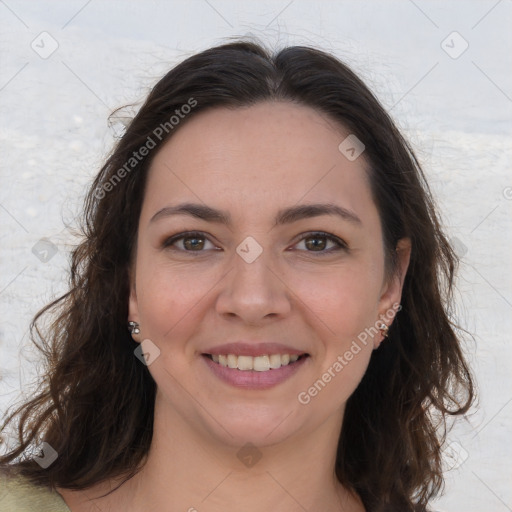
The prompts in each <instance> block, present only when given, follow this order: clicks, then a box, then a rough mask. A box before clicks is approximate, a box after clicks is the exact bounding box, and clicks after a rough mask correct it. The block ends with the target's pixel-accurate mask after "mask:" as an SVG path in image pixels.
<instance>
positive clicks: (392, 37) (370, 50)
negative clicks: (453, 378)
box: [0, 0, 512, 512]
mask: <svg viewBox="0 0 512 512" xmlns="http://www.w3.org/2000/svg"><path fill="white" fill-rule="evenodd" d="M511 26H512V0H499V1H496V0H491V1H483V0H482V1H465V2H460V1H456V0H452V1H426V0H414V1H413V0H396V1H389V0H385V1H380V2H371V1H367V0H358V1H344V0H340V1H329V0H326V1H316V2H313V1H304V0H292V1H290V0H283V1H281V0H273V1H246V2H236V1H234V0H190V1H184V0H177V1H167V2H166V1H161V0H160V1H156V0H150V1H145V2H142V1H133V0H123V1H113V0H112V1H108V2H107V1H100V0H89V1H86V0H80V1H74V0H67V1H64V0H59V1H47V2H44V3H43V2H35V1H15V0H0V120H1V122H0V155H1V158H0V175H1V186H0V223H1V231H0V240H1V245H0V263H1V273H0V354H1V357H0V410H1V411H2V412H3V413H4V412H5V411H6V409H7V408H8V407H9V406H10V405H13V404H14V403H16V402H17V401H18V400H20V399H21V398H22V397H24V396H25V397H26V396H30V394H31V393H33V391H34V382H35V380H34V379H36V377H37V375H38V372H42V371H43V368H42V366H41V362H40V361H41V360H40V357H39V354H38V352H37V350H36V349H35V347H34V345H33V344H32V342H31V341H30V338H29V333H28V327H29V323H30V320H31V319H32V317H33V316H34V314H35V313H36V312H37V311H38V310H39V309H40V308H41V307H42V306H43V305H45V304H47V303H48V302H49V301H50V300H52V299H54V298H56V297H57V296H58V295H59V294H62V293H64V292H65V291H66V289H67V278H68V266H69V251H70V249H71V248H72V247H73V244H74V243H76V242H77V240H78V239H77V237H76V235H75V228H76V226H77V221H76V218H77V216H78V215H79V213H80V209H81V206H82V200H83V195H84V193H85V190H86V188H87V186H88V185H89V184H90V182H91V180H92V178H93V176H94V175H95V174H96V173H97V172H98V170H99V169H100V167H101V165H102V163H103V162H104V160H105V159H106V157H107V155H108V154H109V151H110V150H111V148H112V145H113V144H114V143H115V141H116V138H117V137H119V136H120V135H121V134H122V131H123V124H122V121H123V119H122V118H123V116H125V117H129V116H131V115H133V113H134V112H136V110H137V108H138V106H139V105H140V102H141V101H142V100H143V99H144V98H145V96H146V95H147V93H148V92H149V90H150V88H151V87H152V86H153V85H154V84H155V83H156V82H157V81H158V79H159V78H160V77H161V76H163V74H165V73H166V72H167V71H168V69H169V68H170V67H172V66H173V65H175V64H176V63H177V62H179V61H181V60H183V59H184V58H185V57H187V56H189V55H191V54H193V53H196V52H197V51H200V50H203V49H205V48H207V47H210V46H213V45H215V44H220V43H223V42H227V41H229V40H230V39H232V38H236V37H240V36H254V37H257V38H259V39H260V40H261V41H262V42H264V43H265V44H267V45H268V46H269V47H274V48H278V47H283V46H287V45H294V44H302V45H312V46H316V47H319V48H321V49H323V50H326V51H329V52H332V53H334V54H335V55H336V56H338V57H339V58H340V59H342V60H344V61H345V62H346V63H348V64H349V65H350V66H351V67H352V68H353V69H354V70H355V71H356V72H357V73H358V74H359V75H360V76H361V77H362V78H363V80H365V81H366V83H367V84H368V85H369V86H370V88H371V89H372V90H373V91H374V92H375V94H376V95H377V97H378V98H379V99H380V100H381V102H382V103H383V105H384V106H385V107H386V108H387V109H388V111H389V112H390V113H391V115H392V117H393V118H394V119H395V121H396V122H397V124H398V126H399V128H400V129H401V130H402V132H403V133H404V134H405V135H406V137H407V138H408V139H409V140H410V142H411V144H412V146H413V148H414V150H415V151H416V154H417V156H418V157H419V160H420V162H421V163H422V165H423V168H424V171H425V173H426V175H427V178H428V179H429V183H430V186H431V188H432V191H433V193H434V195H435V197H436V200H437V203H438V206H439V209H440V212H441V216H442V221H443V225H444V227H445V229H446V231H447V233H448V235H449V237H450V238H451V239H452V242H453V244H454V246H455V248H456V250H457V252H458V254H459V256H461V257H462V265H461V268H460V272H459V278H458V290H457V295H456V311H455V315H456V319H457V321H458V322H459V324H460V325H461V327H463V328H464V329H466V330H468V331H469V332H470V333H472V334H473V338H470V337H468V339H467V344H466V346H465V350H466V353H467V354H468V358H469V360H470V362H471V364H472V367H473V369H474V372H475V375H476V378H477V383H478V391H479V404H478V407H477V408H475V409H474V410H473V411H472V412H471V414H469V415H468V416H467V418H466V419H465V420H461V421H459V422H458V423H457V425H456V426H455V427H454V428H453V429H452V430H451V432H450V434H449V444H448V446H447V448H446V451H445V455H446V469H447V472H446V484H447V485H446V490H445V494H444V496H442V497H441V498H440V499H439V500H438V501H437V502H436V503H435V504H434V507H435V508H436V509H438V510H442V511H445V512H457V511H460V510H464V511H465V512H481V511H482V510H489V511H493V512H494V511H495V512H506V511H507V510H509V511H510V510H512V485H510V480H511V476H512V463H511V462H510V461H511V459H512V445H511V443H510V431H511V425H512V385H511V384H512V378H511V374H512V339H511V334H510V333H511V332H512V315H511V312H512V287H511V281H512V279H511V278H512V266H511V259H510V254H511V252H512V230H511V224H512V222H511V220H512V216H511V213H512V173H511V172H510V171H511V163H512V148H511V133H512V131H511V128H512V73H511V70H512V32H511V31H510V27H511ZM127 104H131V105H133V106H132V107H130V108H127V109H125V110H124V111H123V112H121V114H119V115H117V116H115V117H114V118H111V119H110V121H109V115H110V114H111V112H112V111H113V110H114V109H116V108H117V107H120V106H123V105H127ZM507 432H508V434H507ZM3 435H4V442H8V437H9V434H8V433H3Z"/></svg>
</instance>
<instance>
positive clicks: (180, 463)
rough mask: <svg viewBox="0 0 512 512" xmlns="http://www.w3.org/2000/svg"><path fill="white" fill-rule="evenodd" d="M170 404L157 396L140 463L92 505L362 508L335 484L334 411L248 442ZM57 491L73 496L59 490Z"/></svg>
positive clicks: (131, 511)
mask: <svg viewBox="0 0 512 512" xmlns="http://www.w3.org/2000/svg"><path fill="white" fill-rule="evenodd" d="M157 397H158V394H157ZM170 411H171V409H170V408H169V407H163V406H162V402H161V400H158V398H157V402H156V403H155V421H154V429H153V432H154V434H153V439H152V443H151V448H150V450H149V453H148V455H147V457H146V462H145V464H144V467H143V468H142V470H141V471H140V472H139V473H137V474H136V475H135V476H134V477H133V478H131V479H130V480H128V482H126V483H125V484H123V485H122V486H121V487H120V488H119V489H117V490H116V491H114V492H113V493H111V494H110V495H109V496H106V497H105V498H99V499H98V500H97V501H96V505H98V506H100V507H102V508H101V510H106V511H109V510H111V511H117V510H123V511H126V512H136V511H140V510H159V511H162V512H171V511H175V510H181V511H184V512H203V511H208V512H221V511H222V512H225V511H226V510H228V509H229V510H244V511H245V512H253V511H254V512H256V511H258V512H260V511H261V510H272V511H274V512H290V511H297V512H299V511H301V512H303V511H305V510H307V511H322V512H330V511H332V512H334V511H337V512H340V511H345V512H349V511H350V512H352V511H357V512H361V511H364V508H363V507H362V505H361V502H360V500H359V498H358V497H356V496H354V495H353V494H351V493H350V492H349V491H347V490H346V489H345V488H344V487H343V486H341V484H340V483H339V482H338V481H337V479H336V477H335V473H334V464H335V458H336V454H335V451H336V446H337V443H338V437H339V432H340V429H341V422H342V418H343V414H342V413H340V414H336V415H333V416H331V417H330V418H329V419H328V420H327V421H326V422H325V423H324V424H322V425H321V426H320V427H319V428H317V429H316V430H315V432H306V433H303V434H302V435H296V436H293V438H292V437H290V438H288V439H286V440H284V441H282V442H280V443H277V444H273V445H271V446H259V447H255V446H254V445H252V444H250V443H246V442H244V443H240V444H238V445H236V446H229V445H226V444H222V443H220V442H219V440H214V439H211V438H208V436H205V435H201V433H200V432H197V431H194V430H193V429H191V427H190V423H185V422H184V420H183V418H181V417H180V416H179V415H177V414H173V413H172V412H170ZM203 434H204V433H203ZM118 483H119V482H118ZM116 485H117V484H114V485H111V484H110V485H108V486H107V487H105V486H98V488H97V489H94V492H93V491H86V492H87V496H88V498H89V499H90V498H93V497H94V496H101V494H103V493H105V492H107V491H108V490H110V489H111V488H114V487H116ZM96 491H98V492H96ZM64 498H65V499H66V502H67V503H68V504H69V505H70V506H72V505H73V504H74V502H71V500H68V495H67V494H64ZM106 503H108V505H107V506H105V505H106ZM114 504H115V505H114ZM118 507H119V508H118ZM76 510H77V511H78V512H81V511H82V510H86V508H85V507H84V508H83V509H82V508H80V507H78V506H77V507H76ZM91 510H94V508H92V509H91ZM72 512H75V509H74V508H73V509H72Z"/></svg>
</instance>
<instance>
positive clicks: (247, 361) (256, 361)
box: [212, 354, 299, 372]
mask: <svg viewBox="0 0 512 512" xmlns="http://www.w3.org/2000/svg"><path fill="white" fill-rule="evenodd" d="M212 359H213V360H214V361H215V362H216V363H219V364H220V365H221V366H225V367H228V368H238V369H239V370H255V371H257V372H266V371H267V370H270V369H274V370H276V369H277V368H281V366H286V365H287V364H289V363H293V362H295V361H297V359H299V356H298V355H297V354H293V355H290V354H271V355H263V356H256V357H252V356H236V355H234V354H228V355H214V354H212Z"/></svg>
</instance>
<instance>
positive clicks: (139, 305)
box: [129, 102, 408, 446]
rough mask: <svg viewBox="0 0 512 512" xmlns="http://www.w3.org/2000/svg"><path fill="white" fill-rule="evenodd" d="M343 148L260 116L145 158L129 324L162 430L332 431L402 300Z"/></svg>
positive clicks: (237, 117) (321, 120)
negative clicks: (164, 422) (167, 425)
mask: <svg viewBox="0 0 512 512" xmlns="http://www.w3.org/2000/svg"><path fill="white" fill-rule="evenodd" d="M348 135H349V133H348V132H346V131H344V130H343V129H342V128H341V127H339V126H337V125H335V124H334V123H332V122H331V121H329V120H328V119H327V118H326V117H325V116H323V115H321V114H319V113H318V112H316V111H315V110H313V109H310V108H308V107H305V106H298V105H296V104H292V103H285V102H273V103H270V102H266V103H261V104H257V105H255V106H251V107H247V108H239V109H231V110H230V109H224V108H217V109H212V110H209V111H206V112H203V113H200V114H198V115H197V116H195V117H194V118H191V119H190V120H187V123H186V124H184V125H183V126H182V127H179V129H178V130H177V132H176V133H175V134H174V135H173V136H172V138H171V139H170V140H169V141H168V142H167V143H166V144H165V145H164V146H163V147H162V148H161V149H160V150H159V151H158V153H157V155H156V156H155V158H154V160H153V162H152V165H151V169H150V171H149V175H148V181H147V188H146V191H145V197H144V202H143V207H142V212H141V216H140V223H139V231H138V240H137V253H136V259H135V262H134V268H132V291H131V295H130V314H129V319H130V320H134V321H137V322H139V324H140V329H141V333H140V340H150V341H149V342H148V341H144V343H143V347H144V350H145V351H146V352H148V353H149V356H148V363H149V366H148V367H149V371H150V372H151V374H152V376H153V378H154V380H155V381H156V384H157V388H158V394H157V402H156V407H157V410H159V411H160V412H162V413H163V414H165V415H167V417H168V418H169V421H176V422H177V423H181V424H182V425H187V427H188V428H190V429H192V431H194V432H195V433H198V434H200V435H208V436H210V437H213V438H215V440H216V441H221V442H224V443H227V444H229V445H233V446H240V445H243V444H244V443H246V442H252V443H254V444H259V445H265V444H273V443H276V442H279V441H283V440H285V439H288V438H292V439H299V438H300V436H303V435H309V434H310V433H311V432H313V431H314V430H315V429H318V427H319V426H320V425H322V424H324V423H325V422H326V421H327V420H328V421H330V422H334V423H335V424H336V428H339V425H340V424H341V419H342V414H343V408H344V404H345V402H346V400H347V399H348V397H349V396H350V395H351V394H352V392H353V391H354V390H355V388H356V387H357V385H358V383H359V381H360V380H361V378H362V376H363V374H364V372H365V370H366V368H367V365H368V362H369V359H370V356H371V353H372V350H373V349H374V348H376V347H377V346H378V344H379V342H380V341H381V340H382V336H381V334H380V333H379V332H378V330H377V328H376V327H378V326H379V319H380V318H381V317H382V318H384V320H385V321H386V323H387V324H388V325H389V324H390V323H391V320H390V319H391V317H392V316H393V313H394V309H393V305H394V304H395V305H396V304H397V303H399V301H400V293H401V285H400V281H401V279H400V276H397V277H394V278H392V279H387V276H386V274H385V267H384V248H383V242H382V231H381V226H380V219H379V215H378V212H377V209H376V206H375V204H374V202H373V200H372V197H371V193H370V186H369V182H368V175H367V170H366V162H365V160H364V153H363V154H362V155H361V156H360V157H358V158H356V159H355V160H353V158H351V159H349V158H347V157H346V156H345V154H343V153H342V152H341V151H340V149H338V146H339V145H340V143H341V142H342V141H343V140H344V139H345V138H346V137H347V136H348ZM346 154H347V155H349V156H352V152H350V151H349V152H348V153H346ZM185 204H187V205H188V206H183V205H185ZM192 204H194V205H195V206H191V205H192ZM310 205H315V208H313V207H311V208H309V209H308V208H307V207H308V206H310ZM327 206H329V208H330V210H329V211H330V212H331V213H330V214H329V213H328V212H327ZM335 208H336V209H337V212H336V211H335V210H334V209H335ZM179 210H181V212H180V211H179ZM187 232H189V233H188V234H187ZM190 232H192V234H191V233H190ZM318 232H321V233H318ZM399 254H400V255H401V262H402V267H401V270H402V275H403V274H404V273H405V270H406V267H407V261H408V251H407V250H404V251H400V252H399ZM395 308H396V306H395ZM365 333H366V335H365ZM297 358H298V359H297ZM288 361H289V362H288ZM141 364H143V363H141ZM226 365H227V366H226Z"/></svg>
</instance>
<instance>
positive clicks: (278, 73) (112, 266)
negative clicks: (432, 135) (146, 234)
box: [0, 41, 474, 512]
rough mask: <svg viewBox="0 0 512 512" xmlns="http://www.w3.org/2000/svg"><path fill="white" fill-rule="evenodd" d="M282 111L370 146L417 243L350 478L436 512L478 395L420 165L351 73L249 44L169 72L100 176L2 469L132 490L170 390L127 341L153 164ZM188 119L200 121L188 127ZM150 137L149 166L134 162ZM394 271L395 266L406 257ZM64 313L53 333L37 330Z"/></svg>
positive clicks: (70, 484) (392, 219)
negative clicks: (257, 114) (183, 133)
mask: <svg viewBox="0 0 512 512" xmlns="http://www.w3.org/2000/svg"><path fill="white" fill-rule="evenodd" d="M281 100H283V101H293V102H296V103H298V104H302V105H306V106H310V107H312V108H314V109H316V110H317V111H320V112H322V113H324V114H327V115H328V116H330V118H332V119H333V120H334V121H336V122H338V123H339V124H340V125H342V126H343V127H345V128H346V129H348V130H349V131H350V133H352V134H355V135H356V136H357V138H358V139H359V140H360V141H362V142H363V143H364V144H365V146H366V150H365V156H366V159H367V161H368V163H369V166H370V171H369V175H370V181H371V189H372V194H373V198H374V201H375V203H376V205H377V208H378V210H379V213H380V218H381V223H382V229H383V239H384V244H385V248H386V249H387V253H388V254H394V251H393V249H394V248H395V247H396V244H397V242H398V240H399V239H401V238H403V237H409V238H410V240H411V243H412V254H411V261H410V265H409V269H408V272H407V275H406V277H405V281H404V285H403V296H402V310H401V311H400V313H399V314H398V316H397V317H396V319H395V321H394V323H393V324H392V326H391V329H390V331H389V338H388V340H387V342H386V343H385V344H383V345H382V346H381V348H379V350H377V351H374V352H373V354H372V356H371V361H370V364H369V367H368V370H367V372H366V374H365V376H364V377H363V379H362V381H361V383H360V384H359V386H358V387H357V389H356V391H355V392H354V393H353V394H352V396H351V397H350V398H349V400H348V403H347V406H346V411H345V417H344V423H343V428H342V431H341V433H340V438H339V444H338V448H337V450H338V452H337V459H336V474H337V477H338V479H339V481H340V482H341V483H342V484H344V485H346V486H347V487H348V488H351V489H353V490H355V491H357V492H358V493H359V495H360V496H361V498H362V500H363V502H364V504H365V506H366V508H367V510H371V511H384V510H393V511H394V512H396V511H398V510H400V511H402V510H403V511H412V510H424V509H425V507H426V505H427V503H428V501H429V499H430V498H431V497H432V496H435V495H436V494H437V493H438V492H439V491H440V490H441V488H442V485H443V476H442V467H441V446H442V443H443V442H444V437H445V433H446V429H445V428H441V429H439V425H441V427H445V426H446V417H447V415H457V414H463V413H465V412H466V411H467V410H468V408H469V407H470V405H471V403H472V401H473V395H474V390H473V383H472V379H471V375H470V371H469V369H468V367H467V364H466V362H465V360H464V356H463V353H462V350H461V339H460V334H459V333H460V331H456V327H455V325H454V324H453V321H452V319H451V318H450V311H451V305H452V301H453V297H452V288H453V283H454V276H455V271H456V265H457V257H456V255H455V254H454V252H453V250H452V248H451V247H450V244H449V243H448V241H447V239H446V238H445V236H444V234H443V232H442V230H441V227H440V223H439V220H438V216H437V214H436V209H435V205H434V202H433V200H432V196H431V193H430V191H429V187H428V185H427V182H426V180H425V177H424V174H423V172H422V170H421V167H420V165H419V163H418V161H417V159H416V157H415V156H414V153H413V151H412V150H411V148H410V147H409V145H408V143H407V142H406V141H405V140H404V138H403V137H402V135H401V134H400V133H399V131H398V130H397V128H396V127H395V125H394V123H393V121H392V120H391V118H390V117H389V115H388V114H387V113H386V111H385V110H384V109H383V107H382V106H381V105H380V103H379V102H378V100H377V99H376V98H375V96H374V95H373V94H372V93H371V92H370V91H369V89H368V88H367V87H366V86H365V85H364V83H363V82H362V81H361V80H360V79H359V78H358V77H357V76H356V75H355V74H354V73H353V72H352V71H351V70H350V69H349V68H348V67H347V66H346V65H344V64H343V63H341V62H340V61H339V60H337V59H336V58H334V57H333V56H331V55H329V54H326V53H324V52H322V51H319V50H317V49H313V48H308V47H299V46H295V47H289V48H285V49H283V50H280V51H278V52H276V53H275V54H272V53H271V52H269V51H268V50H266V49H265V48H264V47H262V46H261V45H260V44H257V43H255V42H246V41H237V42H233V43H229V44H224V45H221V46H218V47H215V48H211V49H208V50H206V51H203V52H201V53H199V54H197V55H194V56H192V57H190V58H188V59H186V60H185V61H183V62H182V63H180V64H179V65H177V66H176V67H175V68H173V69H172V70H170V71H169V72H168V73H167V74H166V75H165V76H164V77H163V78H162V79H161V80H160V81H159V82H158V83H157V84H156V86H155V87H154V88H153V89H152V91H151V93H150V94H149V96H148V97H147V99H146V101H145V103H144V105H143V106H142V107H141V108H140V110H139V112H138V114H137V115H136V116H135V118H134V119H133V121H132V122H131V123H130V124H129V126H128V127H127V130H126V133H125V134H124V135H123V137H122V138H121V139H120V140H119V142H118V143H117V145H116V147H115V148H114V151H113V153H112V154H111V156H110V157H109V158H108V160H107V161H106V163H105V165H104V166H103V167H102V169H101V170H100V172H99V174H98V175H97V177H96V179H95V180H94V182H93V184H92V186H91V188H90V190H89V192H88V195H87V197H86V201H85V205H84V206H85V208H84V216H83V226H82V229H83V234H84V240H83V242H81V243H80V244H79V245H78V246H77V247H76V248H75V249H74V250H73V252H72V262H71V274H70V289H69V291H68V292H67V293H66V294H65V295H63V296H62V297H60V298H58V299H57V300H55V301H54V302H52V303H51V304H49V305H47V306H46V307H45V308H43V309H42V310H41V311H40V312H39V313H38V314H37V315H36V316H35V318H34V320H33V321H32V323H31V333H32V339H33V340H34V341H35V342H36V343H37V341H36V340H39V341H40V342H41V346H40V348H41V350H42V351H43V354H44V357H45V361H46V362H47V370H46V373H45V375H44V376H43V378H42V380H41V387H40V391H39V392H38V393H37V395H36V396H35V397H34V398H32V399H31V400H30V401H28V402H27V403H24V404H22V405H20V406H19V407H18V408H17V409H16V410H15V411H14V412H13V413H11V414H9V415H6V420H5V423H4V425H3V427H4V428H5V426H7V424H9V423H10V422H12V421H13V420H14V419H17V420H18V427H19V428H18V438H19V440H18V441H19V442H18V444H17V446H16V447H15V448H12V449H11V451H9V452H8V453H7V454H6V455H4V456H2V457H0V464H1V465H2V467H3V468H4V469H6V470H7V469H11V470H15V471H16V472H17V473H20V474H22V475H24V476H26V477H28V478H29V479H30V480H31V481H32V482H34V483H36V484H41V485H46V486H50V487H52V488H55V487H56V486H59V487H62V488H69V489H85V488H87V487H89V486H92V485H93V484H95V483H98V482H100V481H103V480H106V479H108V478H114V477H126V478H127V479H128V478H130V477H131V476H133V475H134V474H135V473H136V472H137V471H138V470H139V469H140V467H141V464H142V463H143V461H144V458H145V456H146V455H147V453H148V450H149V447H150V444H151V439H152V432H153V413H154V400H155V389H156V385H155V382H154V380H153V379H152V377H151V375H150V373H149V371H148V369H147V367H146V366H145V365H143V364H141V362H140V361H139V360H138V359H137V358H136V357H135V356H134V349H135V348H137V346H138V344H137V343H136V342H134V341H133V340H132V338H131V336H130V334H129V333H128V331H127V317H128V293H129V274H128V272H129V268H130V262H131V258H132V256H133V252H134V248H135V241H136V233H137V225H138V220H139V216H140V211H141V205H142V201H143V196H144V188H145V180H146V176H147V172H148V168H149V166H150V163H151V161H152V158H153V157H154V155H155V153H156V152H157V151H158V149H159V147H160V146H161V145H162V144H163V143H164V142H166V140H168V139H169V137H172V135H173V133H174V132H175V131H176V130H179V128H180V127H181V126H182V125H183V124H184V123H186V122H187V121H188V119H190V118H191V117H192V116H195V115H197V114H198V113H199V112H201V111H204V110H205V109H207V108H210V107H222V106H224V107H229V108H236V107H239V106H248V105H251V104H254V103H257V102H261V101H281ZM184 105H189V106H190V108H188V109H186V110H185V109H183V106H184ZM192 105H193V106H192ZM177 110H178V111H180V112H182V113H183V112H185V113H187V115H186V116H180V121H179V123H178V124H175V123H174V121H172V120H171V116H172V115H174V114H176V115H177V114H178V112H176V111H177ZM162 127H163V128H162ZM156 134H159V135H158V136H157V135H156ZM150 138H151V140H152V144H151V145H152V146H153V147H152V149H151V150H150V151H149V152H148V154H147V155H145V156H142V157H141V156H140V153H138V155H139V156H138V158H137V161H136V162H135V161H134V160H130V159H133V155H134V152H139V150H140V148H141V147H143V146H148V140H149V139H150ZM127 162H130V165H129V166H127ZM132 164H133V165H132ZM121 169H124V172H123V171H121ZM389 266H390V268H391V271H393V269H396V261H394V260H392V259H391V260H390V261H389ZM54 311H55V313H54V316H52V318H53V321H52V323H51V324H50V325H49V327H47V329H45V330H43V329H42V328H41V327H40V326H39V320H40V319H41V317H43V316H44V317H45V318H46V315H47V314H48V313H50V312H54ZM43 440H44V441H46V442H47V443H49V444H50V446H52V447H53V448H54V449H55V450H56V451H57V453H58V454H59V456H58V458H57V459H56V460H55V462H54V463H53V464H51V465H50V466H49V467H48V468H46V469H43V468H42V467H40V465H39V464H37V463H36V462H35V461H34V460H33V459H32V458H28V459H27V458H23V457H21V456H22V455H23V454H24V452H25V451H26V450H27V448H29V447H30V446H31V445H33V444H34V443H36V442H40V441H43Z"/></svg>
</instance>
